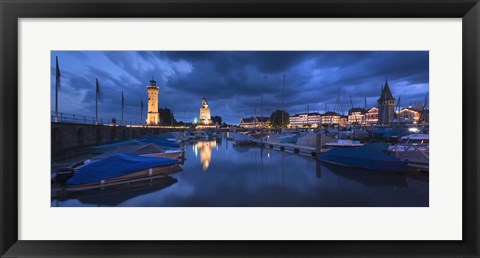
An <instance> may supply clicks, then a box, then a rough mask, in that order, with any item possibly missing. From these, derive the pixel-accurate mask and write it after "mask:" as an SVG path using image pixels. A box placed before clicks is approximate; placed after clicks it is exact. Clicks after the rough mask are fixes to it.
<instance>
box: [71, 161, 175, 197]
mask: <svg viewBox="0 0 480 258" xmlns="http://www.w3.org/2000/svg"><path fill="white" fill-rule="evenodd" d="M181 170H182V168H181V167H180V166H179V165H178V164H177V161H176V160H174V159H166V158H156V157H142V156H136V155H129V154H113V155H112V156H109V157H107V158H105V159H102V160H98V161H95V162H91V163H88V164H86V165H83V166H81V167H79V168H78V169H76V170H75V173H74V174H73V176H72V177H70V178H69V179H68V180H67V181H66V182H65V183H64V190H65V191H82V190H87V189H95V188H102V187H106V186H109V185H113V184H116V183H120V182H124V181H128V180H132V179H138V178H146V177H152V176H157V175H166V174H171V173H176V172H180V171H181Z"/></svg>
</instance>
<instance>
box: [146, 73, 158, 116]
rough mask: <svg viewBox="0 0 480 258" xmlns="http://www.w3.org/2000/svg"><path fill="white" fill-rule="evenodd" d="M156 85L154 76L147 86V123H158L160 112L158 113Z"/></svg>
mask: <svg viewBox="0 0 480 258" xmlns="http://www.w3.org/2000/svg"><path fill="white" fill-rule="evenodd" d="M158 90H159V89H158V87H157V82H156V81H155V79H154V78H152V80H151V81H150V84H149V85H148V86H147V92H148V110H147V112H148V113H147V120H146V124H147V125H159V124H160V114H159V113H158Z"/></svg>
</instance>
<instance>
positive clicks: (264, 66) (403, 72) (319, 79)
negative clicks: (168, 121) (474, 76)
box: [51, 51, 429, 124]
mask: <svg viewBox="0 0 480 258" xmlns="http://www.w3.org/2000/svg"><path fill="white" fill-rule="evenodd" d="M55 56H58V58H59V65H60V70H61V74H62V77H61V88H60V91H59V112H63V113H71V114H77V115H87V116H95V79H96V78H98V80H99V83H100V88H101V99H100V102H99V117H103V118H108V119H111V118H112V117H115V118H117V120H120V118H121V94H122V90H123V91H124V96H125V115H124V116H125V120H126V121H139V120H140V99H141V98H142V99H143V101H144V103H145V105H144V113H145V114H143V119H145V116H146V102H147V90H146V86H147V85H148V83H149V80H150V79H151V78H152V76H155V79H156V80H157V86H159V87H160V92H159V106H160V107H168V108H171V109H173V112H174V114H175V118H176V119H177V120H179V121H180V120H182V121H187V122H191V121H193V119H194V118H195V117H198V115H199V114H198V113H199V108H200V106H201V104H202V97H205V98H207V100H208V103H209V105H210V108H211V113H212V116H213V115H219V116H221V117H222V118H223V120H224V121H226V122H227V123H232V124H236V123H238V122H239V121H240V118H241V117H249V116H252V115H254V113H255V110H256V113H257V115H258V116H260V113H261V105H260V103H261V96H263V115H264V116H269V115H270V114H271V113H272V112H273V111H274V110H275V109H277V108H281V106H282V85H283V75H284V74H286V83H285V108H286V110H287V111H288V112H289V113H290V114H295V113H301V112H305V111H306V109H307V104H309V109H310V111H320V112H324V111H325V104H327V105H328V108H327V109H328V110H331V111H337V112H340V107H338V106H337V108H336V110H334V106H335V103H336V102H337V98H340V100H341V101H342V103H343V110H344V111H345V110H348V108H350V97H351V98H352V101H353V104H354V106H358V107H363V106H364V98H367V106H368V107H372V106H374V105H376V100H377V99H378V97H379V94H380V87H381V85H382V84H383V83H385V77H386V76H388V82H389V85H390V87H391V90H392V93H393V96H394V97H395V98H397V100H398V97H400V96H401V103H400V104H401V106H407V105H410V104H413V103H423V102H424V99H425V96H426V95H428V92H429V77H428V74H429V57H428V51H314V52H307V51H212V52H207V51H52V52H51V57H52V58H51V79H52V80H51V82H52V83H51V100H52V101H51V107H52V111H54V110H55ZM255 107H256V108H255Z"/></svg>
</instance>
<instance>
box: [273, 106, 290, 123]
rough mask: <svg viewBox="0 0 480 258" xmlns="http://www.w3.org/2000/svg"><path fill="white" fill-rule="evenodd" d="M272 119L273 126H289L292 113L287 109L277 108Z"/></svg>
mask: <svg viewBox="0 0 480 258" xmlns="http://www.w3.org/2000/svg"><path fill="white" fill-rule="evenodd" d="M282 116H283V125H282ZM270 120H271V121H272V127H275V128H278V127H287V126H288V125H289V124H290V114H288V112H286V111H285V110H279V109H277V110H275V111H274V112H273V113H272V115H271V116H270Z"/></svg>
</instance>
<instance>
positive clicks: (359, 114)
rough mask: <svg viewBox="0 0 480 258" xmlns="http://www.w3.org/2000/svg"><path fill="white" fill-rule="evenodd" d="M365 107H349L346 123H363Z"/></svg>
mask: <svg viewBox="0 0 480 258" xmlns="http://www.w3.org/2000/svg"><path fill="white" fill-rule="evenodd" d="M365 113H366V112H365V109H363V108H351V109H350V110H349V111H348V124H350V125H351V124H357V125H364V124H365Z"/></svg>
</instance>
